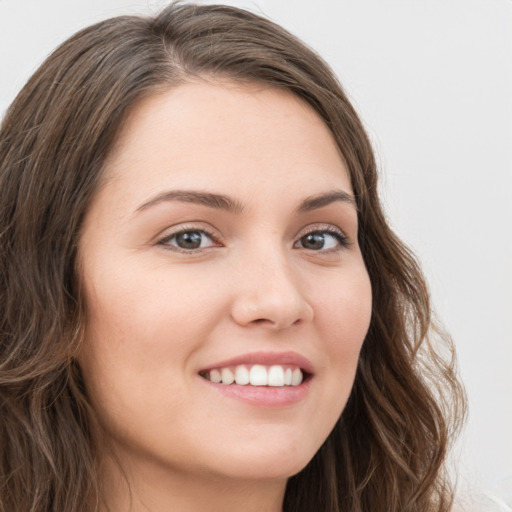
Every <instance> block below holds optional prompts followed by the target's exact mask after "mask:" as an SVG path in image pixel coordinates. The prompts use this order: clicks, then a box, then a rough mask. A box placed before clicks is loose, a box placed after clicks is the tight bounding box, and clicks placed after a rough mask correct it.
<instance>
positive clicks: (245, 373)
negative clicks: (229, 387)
mask: <svg viewBox="0 0 512 512" xmlns="http://www.w3.org/2000/svg"><path fill="white" fill-rule="evenodd" d="M235 381H236V383H237V384H239V385H241V386H245V385H246V384H249V382H250V381H249V370H248V369H247V368H246V367H245V366H237V367H236V370H235Z"/></svg>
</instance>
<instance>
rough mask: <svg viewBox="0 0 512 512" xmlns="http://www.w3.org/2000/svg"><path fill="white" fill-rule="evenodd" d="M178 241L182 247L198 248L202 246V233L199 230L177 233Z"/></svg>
mask: <svg viewBox="0 0 512 512" xmlns="http://www.w3.org/2000/svg"><path fill="white" fill-rule="evenodd" d="M176 243H177V244H178V246H179V247H181V248H182V249H197V248H198V247H201V233H200V232H199V231H185V232H183V233H178V234H177V235H176Z"/></svg>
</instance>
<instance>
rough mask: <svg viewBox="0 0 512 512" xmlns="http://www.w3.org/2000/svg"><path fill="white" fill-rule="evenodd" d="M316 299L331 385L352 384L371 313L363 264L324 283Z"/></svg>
mask: <svg viewBox="0 0 512 512" xmlns="http://www.w3.org/2000/svg"><path fill="white" fill-rule="evenodd" d="M321 297H322V298H321V299H320V298H319V300H318V302H317V308H316V315H315V318H316V322H317V326H318V330H319V335H320V339H321V340H323V344H324V350H325V352H326V353H327V354H328V364H329V366H330V369H331V370H332V371H331V372H328V375H330V376H331V378H332V379H333V380H334V381H336V384H334V385H333V389H340V386H341V388H343V390H344V391H346V393H344V394H346V395H347V396H346V398H348V392H349V391H350V389H351V388H352V385H353V381H354V378H355V373H356V369H357V363H358V359H359V353H360V351H361V347H362V345H363V342H364V339H365V337H366V333H367V332H368V328H369V325H370V320H371V314H372V291H371V284H370V280H369V277H368V274H367V272H366V269H365V268H364V267H362V268H356V270H355V271H353V272H350V273H347V275H344V276H342V277H341V278H340V279H339V280H334V279H333V280H331V282H330V283H329V286H325V288H324V293H323V294H322V296H321Z"/></svg>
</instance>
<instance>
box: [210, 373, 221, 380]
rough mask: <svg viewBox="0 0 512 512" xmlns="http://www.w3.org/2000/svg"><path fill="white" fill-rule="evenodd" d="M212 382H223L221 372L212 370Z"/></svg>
mask: <svg viewBox="0 0 512 512" xmlns="http://www.w3.org/2000/svg"><path fill="white" fill-rule="evenodd" d="M210 380H211V381H212V382H222V377H221V374H220V372H219V370H212V371H211V372H210Z"/></svg>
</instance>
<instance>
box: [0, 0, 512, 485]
mask: <svg viewBox="0 0 512 512" xmlns="http://www.w3.org/2000/svg"><path fill="white" fill-rule="evenodd" d="M165 3H166V2H165V1H163V0H160V1H150V0H138V1H137V0H72V1H70V0H0V112H1V113H2V114H3V112H4V111H5V109H6V108H7V105H8V104H9V103H10V102H11V101H12V99H13V98H14V96H15V94H16V92H17V91H18V89H19V88H20V87H21V86H22V85H23V83H24V81H25V80H26V79H27V78H28V76H29V75H30V74H31V73H32V72H33V71H34V70H35V69H36V67H37V66H38V64H39V63H40V62H41V61H42V59H43V58H44V57H45V56H46V55H47V54H48V53H49V52H50V51H51V50H52V49H53V48H54V47H55V46H56V45H57V44H59V43H60V42H61V41H62V40H64V39H65V38H66V37H68V36H70V35H71V34H72V33H74V32H75V31H76V30H78V29H79V28H81V27H83V26H85V25H88V24H90V23H92V22H95V21H99V20H101V19H103V18H106V17H110V16H115V15H118V14H125V13H141V14H145V13H149V12H156V11H157V10H158V9H159V8H160V7H163V6H164V5H165ZM226 3H231V4H233V5H238V6H242V7H248V8H250V9H252V10H254V11H256V12H260V13H264V14H266V15H268V16H269V17H270V18H272V19H273V20H275V21H277V22H279V23H281V24H282V25H284V26H285V27H286V28H288V29H289V30H291V31H292V32H294V33H295V34H297V35H298V36H299V37H301V38H302V39H304V40H305V41H306V42H308V43H309V44H310V45H311V46H312V47H314V48H315V49H316V50H317V51H318V52H319V53H320V54H321V55H322V56H324V58H325V59H326V60H327V61H328V62H329V63H330V64H331V65H332V66H333V67H334V69H335V71H336V72H337V73H338V75H339V76H340V77H341V80H342V82H343V84H344V86H345V88H346V89H347V91H348V92H349V95H350V96H351V98H352V99H353V101H354V103H355V105H356V107H357V108H358V110H359V112H360V113H361V115H362V118H363V119H364V121H365V124H366V126H367V127H368V130H369V132H370V134H371V136H372V139H373V142H374V145H375V149H376V151H377V154H378V158H379V161H380V166H381V169H382V171H383V179H382V180H381V185H382V193H383V196H384V198H385V203H386V207H387V212H388V214H389V218H390V221H391V223H392V225H393V226H394V227H395V228H396V230H397V231H398V233H399V234H400V235H401V237H402V238H403V239H405V240H406V241H407V242H408V243H409V244H410V245H411V246H412V247H413V249H414V250H415V251H416V253H417V254H418V256H419V258H420V260H421V262H422V263H423V265H424V268H425V271H426V273H427V276H428V278H429V281H430V284H431V289H432V294H433V298H434V304H435V306H436V309H437V311H438V313H439V316H440V318H441V319H442V320H443V321H444V323H445V325H446V327H447V328H448V329H449V331H450V332H451V333H452V335H453V337H454V339H455V341H456V345H457V348H458V353H459V361H460V368H461V373H462V376H463V379H464V381H465V383H466V387H467V390H468V393H469V398H470V418H469V423H468V426H467V428H466V431H465V434H464V436H463V439H462V442H461V443H460V445H459V448H458V452H459V453H460V456H459V457H458V458H456V461H455V464H456V468H457V472H458V474H459V476H460V483H461V486H462V488H463V489H470V490H471V491H473V492H474V491H476V490H480V489H482V490H489V489H491V487H492V486H493V485H494V484H495V483H497V482H499V481H500V480H501V479H503V478H505V477H509V478H510V477H512V372H511V371H510V368H511V366H512V343H511V342H512V1H511V0H418V1H410V0H394V1H390V0H316V1H315V2H311V1H310V0H258V1H255V2H249V1H242V0H240V1H231V2H226ZM2 114H0V115H2Z"/></svg>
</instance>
